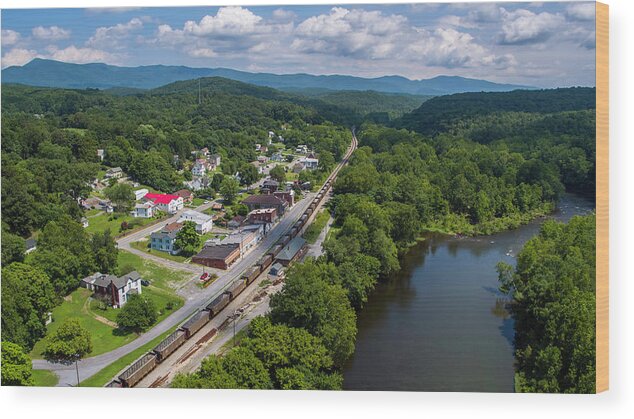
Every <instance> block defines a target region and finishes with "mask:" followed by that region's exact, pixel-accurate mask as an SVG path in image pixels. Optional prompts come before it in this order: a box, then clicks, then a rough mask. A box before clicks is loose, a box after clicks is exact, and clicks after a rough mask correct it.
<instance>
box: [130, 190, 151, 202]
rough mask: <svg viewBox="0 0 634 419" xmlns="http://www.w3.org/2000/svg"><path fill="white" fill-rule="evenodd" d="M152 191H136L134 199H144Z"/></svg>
mask: <svg viewBox="0 0 634 419" xmlns="http://www.w3.org/2000/svg"><path fill="white" fill-rule="evenodd" d="M149 192H150V191H149V190H147V189H145V188H143V189H137V190H136V191H134V199H136V200H137V201H138V200H139V199H141V198H143V197H144V196H145V195H147V194H148V193H149Z"/></svg>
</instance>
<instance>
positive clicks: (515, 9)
mask: <svg viewBox="0 0 634 419" xmlns="http://www.w3.org/2000/svg"><path fill="white" fill-rule="evenodd" d="M594 17H595V7H594V2H574V3H566V2H545V3H537V2H532V3H528V2H526V3H447V4H438V3H429V4H385V5H377V4H372V5H358V4H354V5H352V4H348V5H346V4H343V5H313V6H289V5H284V6H244V7H239V6H227V7H157V8H100V9H28V10H26V9H5V10H2V19H1V22H2V31H1V41H2V47H1V57H2V58H1V66H2V68H6V67H9V66H13V65H24V64H26V63H28V62H29V61H31V60H32V59H33V58H49V59H54V60H58V61H65V62H73V63H88V62H103V63H107V64H113V65H120V66H131V67H134V66H139V65H152V64H165V65H186V66H190V67H211V68H215V67H226V68H233V69H237V70H243V71H250V72H270V73H276V74H291V73H309V74H348V75H354V76H361V77H380V76H385V75H400V76H404V77H407V78H410V79H426V78H431V77H434V76H438V75H456V76H463V77H472V78H479V79H486V80H490V81H495V82H500V83H514V84H523V85H530V86H538V87H564V86H594V84H595V31H594Z"/></svg>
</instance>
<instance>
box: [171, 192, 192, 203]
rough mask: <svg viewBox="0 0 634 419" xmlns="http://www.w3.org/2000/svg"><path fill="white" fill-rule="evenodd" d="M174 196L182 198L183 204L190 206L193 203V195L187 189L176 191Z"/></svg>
mask: <svg viewBox="0 0 634 419" xmlns="http://www.w3.org/2000/svg"><path fill="white" fill-rule="evenodd" d="M174 195H176V196H180V197H181V198H183V203H185V204H191V203H192V202H194V194H193V193H192V191H190V190H188V189H181V190H178V191H176V192H174Z"/></svg>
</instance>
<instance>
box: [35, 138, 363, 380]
mask: <svg viewBox="0 0 634 419" xmlns="http://www.w3.org/2000/svg"><path fill="white" fill-rule="evenodd" d="M356 145H357V140H356V137H355V136H354V133H353V142H352V144H351V148H352V149H355V148H356ZM341 167H342V165H338V166H337V167H336V168H335V170H334V171H333V175H335V174H336V173H338V171H339V169H340V168H341ZM333 175H331V176H333ZM314 197H315V193H307V194H305V195H304V198H303V199H302V200H300V201H299V202H297V203H296V204H295V205H294V206H293V207H292V208H290V209H289V210H287V211H286V214H285V215H284V217H283V218H282V219H281V221H279V222H278V224H277V225H276V226H275V227H273V229H272V230H271V231H270V232H269V234H268V235H266V236H265V238H264V239H263V240H262V241H261V242H260V243H259V244H258V246H257V247H256V248H255V249H254V250H253V251H251V252H250V253H248V254H247V255H245V256H244V257H243V258H242V259H241V260H240V261H238V262H236V263H235V264H234V265H233V266H232V267H231V268H230V270H228V271H220V272H221V273H220V274H219V277H218V279H217V280H216V281H214V283H213V284H211V285H210V286H208V287H207V288H205V289H200V288H197V287H196V290H197V292H191V289H192V288H191V287H187V288H188V289H189V290H190V292H186V294H187V295H186V299H185V303H184V304H183V307H181V308H180V309H178V310H177V311H175V312H174V313H172V314H171V315H170V316H169V317H167V318H166V319H165V320H163V321H162V322H161V323H159V324H157V325H156V326H154V327H153V328H152V329H150V330H149V331H147V332H145V333H143V334H142V335H140V336H139V337H138V338H137V339H135V340H134V341H132V342H130V343H128V344H126V345H123V346H121V347H119V348H117V349H114V350H112V351H110V352H107V353H104V354H101V355H98V356H94V357H91V358H86V359H83V360H81V361H79V373H80V380H85V379H87V378H89V377H92V376H93V375H94V374H96V373H97V372H99V371H100V370H102V369H103V368H105V367H106V366H108V365H110V364H112V363H113V362H115V361H117V360H118V359H119V358H121V357H123V356H125V355H127V354H128V353H130V352H132V351H134V350H136V349H138V348H139V347H141V346H143V345H145V344H146V343H148V342H150V341H152V340H153V339H155V338H156V337H158V336H160V335H161V334H163V333H165V332H167V331H168V330H170V329H172V328H174V327H175V326H177V325H179V324H181V323H182V322H183V321H184V320H186V319H187V318H188V317H189V316H191V315H192V314H193V313H194V312H195V311H197V310H198V309H201V308H204V307H205V306H206V305H207V303H208V302H209V301H211V300H212V299H213V298H215V297H216V296H217V295H219V294H221V293H223V292H224V290H225V289H226V288H227V287H228V286H229V284H230V283H231V282H233V281H234V280H235V279H237V278H239V276H240V275H241V274H242V272H244V271H245V270H246V269H247V268H249V267H251V266H253V265H254V264H255V263H256V262H257V261H258V259H260V258H261V257H262V256H263V255H264V254H266V252H267V251H268V250H269V249H270V248H271V246H273V244H274V243H275V242H277V241H278V240H279V239H280V238H281V237H282V236H283V235H284V234H286V232H288V230H290V228H291V227H292V225H293V224H294V223H295V222H296V221H297V220H298V219H299V217H300V216H301V215H302V214H303V213H304V211H306V209H307V208H308V206H309V205H310V204H311V202H312V200H313V198H314ZM211 205H212V203H209V204H204V205H202V206H200V207H198V208H196V210H201V211H202V210H204V209H206V208H208V207H210V206H211ZM183 211H184V210H183ZM179 217H180V212H179V213H177V214H175V215H174V216H172V217H170V218H168V219H166V220H164V222H162V223H159V224H155V225H153V226H149V227H147V228H144V229H141V230H138V231H136V232H134V233H132V234H130V235H128V236H126V237H123V238H121V239H119V240H118V242H117V243H118V245H119V248H121V249H124V250H127V251H130V252H132V253H135V254H138V255H139V256H141V257H145V258H148V259H152V260H153V261H155V262H156V263H159V264H161V265H164V266H169V267H170V268H172V269H178V270H185V271H189V272H192V274H194V275H193V277H192V279H195V278H197V277H198V275H200V273H201V272H202V267H199V266H196V265H189V264H186V263H180V262H176V261H170V260H166V259H163V258H160V257H157V256H154V255H150V254H148V253H145V252H141V251H139V250H137V249H133V248H131V247H130V243H132V242H134V241H138V240H140V239H141V238H144V237H146V236H148V235H149V234H151V233H152V232H153V231H156V230H159V229H160V228H162V226H163V225H164V224H166V223H170V222H174V221H176V220H178V218H179ZM190 282H192V283H195V281H190ZM179 293H180V292H179ZM33 368H34V369H46V370H50V371H53V372H55V374H57V375H58V376H59V382H58V384H57V386H61V387H64V386H73V385H76V384H77V377H76V372H75V366H74V365H63V364H55V363H50V362H48V361H45V360H39V359H36V360H33Z"/></svg>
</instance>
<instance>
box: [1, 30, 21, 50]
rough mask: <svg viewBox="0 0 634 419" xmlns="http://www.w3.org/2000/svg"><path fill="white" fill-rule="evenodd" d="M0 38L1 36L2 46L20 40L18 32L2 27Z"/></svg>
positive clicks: (13, 43)
mask: <svg viewBox="0 0 634 419" xmlns="http://www.w3.org/2000/svg"><path fill="white" fill-rule="evenodd" d="M0 38H2V46H3V47H5V46H9V45H15V44H17V43H18V41H19V40H20V33H19V32H16V31H13V30H11V29H3V30H2V32H1V33H0Z"/></svg>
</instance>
